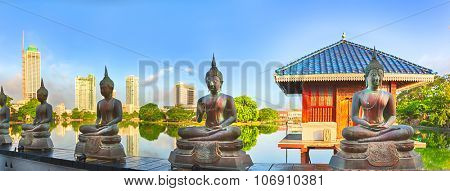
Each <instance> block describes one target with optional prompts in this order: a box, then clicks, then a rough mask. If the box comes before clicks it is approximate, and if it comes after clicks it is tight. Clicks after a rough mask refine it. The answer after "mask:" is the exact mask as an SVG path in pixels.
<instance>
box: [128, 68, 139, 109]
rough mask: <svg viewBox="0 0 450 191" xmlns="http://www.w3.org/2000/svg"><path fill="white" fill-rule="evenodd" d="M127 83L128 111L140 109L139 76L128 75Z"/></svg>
mask: <svg viewBox="0 0 450 191" xmlns="http://www.w3.org/2000/svg"><path fill="white" fill-rule="evenodd" d="M125 84H126V106H127V109H128V112H130V113H131V112H134V111H139V78H138V77H136V76H133V75H131V76H127V77H126V78H125Z"/></svg>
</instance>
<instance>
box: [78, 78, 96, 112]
mask: <svg viewBox="0 0 450 191" xmlns="http://www.w3.org/2000/svg"><path fill="white" fill-rule="evenodd" d="M96 98H97V97H96V89H95V76H94V75H92V74H89V75H88V76H87V77H81V76H77V77H76V78H75V107H76V108H78V109H79V110H86V111H91V112H94V111H96Z"/></svg>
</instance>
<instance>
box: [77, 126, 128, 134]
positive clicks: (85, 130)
mask: <svg viewBox="0 0 450 191" xmlns="http://www.w3.org/2000/svg"><path fill="white" fill-rule="evenodd" d="M80 132H81V133H82V134H83V135H84V136H114V135H117V133H119V127H118V126H117V124H113V125H109V126H103V127H97V126H96V125H81V126H80Z"/></svg>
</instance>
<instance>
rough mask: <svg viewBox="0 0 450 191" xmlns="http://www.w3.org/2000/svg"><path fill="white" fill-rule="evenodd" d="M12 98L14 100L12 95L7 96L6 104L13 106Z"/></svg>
mask: <svg viewBox="0 0 450 191" xmlns="http://www.w3.org/2000/svg"><path fill="white" fill-rule="evenodd" d="M12 100H14V99H13V98H12V97H9V96H7V97H6V106H8V107H9V108H11V105H12V103H11V102H12Z"/></svg>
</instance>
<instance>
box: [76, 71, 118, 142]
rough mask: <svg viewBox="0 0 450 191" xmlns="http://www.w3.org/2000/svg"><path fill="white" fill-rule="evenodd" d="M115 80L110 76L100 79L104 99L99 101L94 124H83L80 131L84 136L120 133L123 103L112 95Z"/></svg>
mask: <svg viewBox="0 0 450 191" xmlns="http://www.w3.org/2000/svg"><path fill="white" fill-rule="evenodd" d="M113 90H114V82H113V81H112V80H111V78H109V76H108V70H107V69H106V67H105V77H104V78H103V80H102V81H100V92H101V94H102V96H103V97H104V99H102V100H100V101H99V102H98V103H97V120H96V121H95V124H93V125H82V126H81V127H80V132H81V133H82V134H83V135H84V136H113V135H117V133H119V128H118V126H117V124H118V123H119V122H121V121H122V103H121V102H120V101H119V100H117V99H115V98H113V97H112V92H113Z"/></svg>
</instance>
